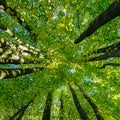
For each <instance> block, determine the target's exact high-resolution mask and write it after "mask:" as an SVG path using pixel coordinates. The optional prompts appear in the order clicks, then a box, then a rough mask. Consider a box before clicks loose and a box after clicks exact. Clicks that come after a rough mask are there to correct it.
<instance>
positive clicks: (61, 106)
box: [59, 96, 64, 120]
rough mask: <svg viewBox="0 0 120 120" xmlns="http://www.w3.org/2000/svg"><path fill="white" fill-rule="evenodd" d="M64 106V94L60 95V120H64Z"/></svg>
mask: <svg viewBox="0 0 120 120" xmlns="http://www.w3.org/2000/svg"><path fill="white" fill-rule="evenodd" d="M63 106H64V103H63V99H62V96H61V97H60V111H59V120H63V114H64V113H63V112H64V111H63Z"/></svg>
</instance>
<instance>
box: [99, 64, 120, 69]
mask: <svg viewBox="0 0 120 120" xmlns="http://www.w3.org/2000/svg"><path fill="white" fill-rule="evenodd" d="M107 66H116V67H120V63H105V64H103V66H101V67H98V69H104V68H106V67H107Z"/></svg>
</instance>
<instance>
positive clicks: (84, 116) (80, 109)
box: [69, 84, 89, 120]
mask: <svg viewBox="0 0 120 120" xmlns="http://www.w3.org/2000/svg"><path fill="white" fill-rule="evenodd" d="M69 88H70V92H71V93H72V97H73V100H74V104H75V106H76V108H77V111H78V113H79V115H80V118H81V119H82V120H89V118H88V116H87V113H86V112H85V110H84V109H83V107H82V106H81V105H80V102H79V100H78V98H77V95H76V93H75V91H74V89H73V88H72V87H71V85H70V84H69Z"/></svg>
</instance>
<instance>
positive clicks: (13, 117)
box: [9, 95, 36, 120]
mask: <svg viewBox="0 0 120 120" xmlns="http://www.w3.org/2000/svg"><path fill="white" fill-rule="evenodd" d="M35 97H36V95H35V96H34V97H33V98H32V99H31V100H30V101H29V102H28V103H27V104H26V105H25V106H24V107H22V108H21V109H20V110H18V111H17V112H16V113H15V114H14V115H13V116H12V117H10V119H9V120H22V117H23V115H24V113H25V111H26V109H27V108H28V106H29V105H30V104H31V103H33V102H34V99H35ZM18 115H19V116H18ZM17 116H18V117H17Z"/></svg>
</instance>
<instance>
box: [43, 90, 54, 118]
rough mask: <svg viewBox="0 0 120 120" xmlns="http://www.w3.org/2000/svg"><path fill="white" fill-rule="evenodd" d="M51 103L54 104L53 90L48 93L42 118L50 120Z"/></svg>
mask: <svg viewBox="0 0 120 120" xmlns="http://www.w3.org/2000/svg"><path fill="white" fill-rule="evenodd" d="M51 104H52V92H51V91H50V92H49V93H48V95H47V99H46V103H45V108H44V112H43V118H42V120H50V114H51Z"/></svg>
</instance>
